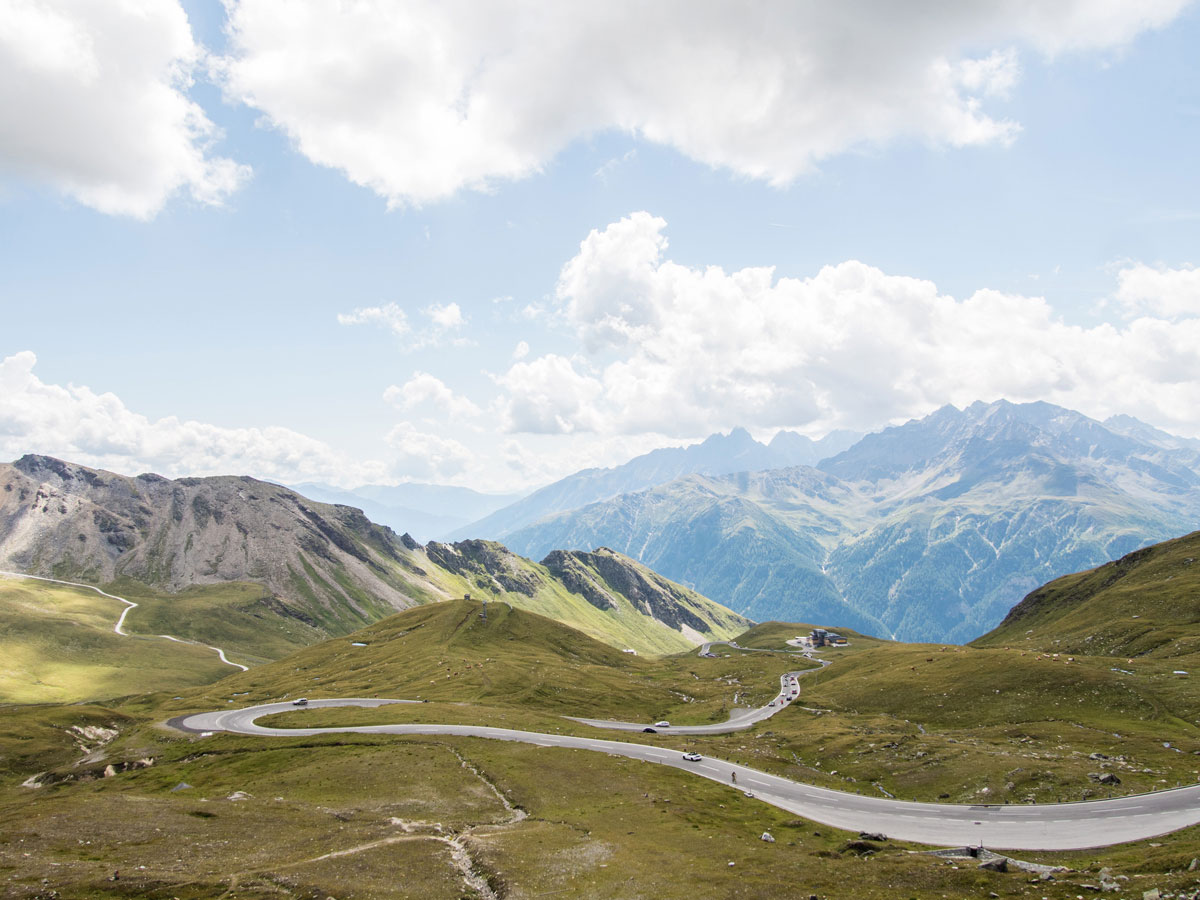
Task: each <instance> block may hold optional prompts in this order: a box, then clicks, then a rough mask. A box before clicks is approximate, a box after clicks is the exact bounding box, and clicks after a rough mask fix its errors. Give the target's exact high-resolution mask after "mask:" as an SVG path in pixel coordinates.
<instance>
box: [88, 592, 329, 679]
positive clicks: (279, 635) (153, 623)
mask: <svg viewBox="0 0 1200 900" xmlns="http://www.w3.org/2000/svg"><path fill="white" fill-rule="evenodd" d="M104 589H105V590H106V591H108V592H109V593H110V594H116V595H117V596H119V597H125V598H126V599H128V600H131V601H133V602H134V603H137V604H138V608H137V609H135V610H133V611H132V612H131V613H130V614H129V616H128V617H127V618H126V620H125V622H126V629H125V630H126V631H129V632H131V633H138V634H172V635H175V636H177V637H182V638H187V639H189V640H194V641H200V642H202V643H205V644H209V645H212V646H215V647H221V648H223V649H224V650H225V651H226V653H227V654H229V656H230V658H232V659H236V660H237V661H238V662H240V663H242V664H243V665H256V664H260V663H263V662H266V661H268V660H273V659H278V658H279V657H281V656H286V655H287V654H289V653H292V652H293V651H295V650H298V649H300V648H301V647H307V646H309V645H310V644H313V643H315V642H317V641H321V640H324V639H325V638H326V637H327V634H326V632H324V631H323V630H321V629H319V628H318V627H315V626H314V625H310V624H307V623H305V622H303V621H301V620H300V619H298V618H295V617H294V616H290V615H287V614H285V612H284V607H283V606H282V605H281V604H280V603H279V602H278V601H277V600H275V598H274V597H273V596H272V595H271V593H270V592H269V591H268V590H267V589H266V588H264V587H262V586H261V585H257V584H250V583H248V582H239V581H230V582H222V583H220V584H203V585H192V586H190V587H187V588H184V589H183V590H182V591H179V592H178V593H175V594H166V593H163V592H162V591H156V590H154V589H153V588H150V587H147V586H146V585H144V584H142V583H141V582H138V581H134V580H132V579H128V578H121V579H118V580H117V581H115V582H113V583H111V584H108V585H105V588H104Z"/></svg>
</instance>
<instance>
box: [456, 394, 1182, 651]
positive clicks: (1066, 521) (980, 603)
mask: <svg viewBox="0 0 1200 900" xmlns="http://www.w3.org/2000/svg"><path fill="white" fill-rule="evenodd" d="M732 437H733V436H730V438H727V439H726V440H729V439H731V438H732ZM746 437H748V435H747V436H746ZM710 440H711V439H710ZM706 443H707V442H706ZM701 446H703V445H701ZM643 459H645V458H643ZM635 462H637V461H635ZM631 465H632V464H631ZM1198 473H1200V444H1198V443H1197V442H1195V441H1191V440H1188V439H1184V438H1177V437H1175V436H1173V435H1169V434H1167V433H1166V432H1162V431H1159V430H1157V429H1154V428H1152V427H1151V426H1148V425H1146V424H1145V423H1142V422H1139V421H1137V420H1135V419H1131V418H1129V417H1116V418H1114V419H1110V420H1109V421H1107V422H1100V421H1097V420H1095V419H1091V418H1089V417H1087V416H1084V415H1082V414H1081V413H1077V412H1073V411H1071V410H1067V409H1064V408H1062V407H1058V406H1054V405H1052V404H1048V403H1029V404H1013V403H1010V402H1007V401H997V402H994V403H990V404H984V403H975V404H972V405H971V406H969V407H967V408H966V409H961V410H960V409H957V408H955V407H953V406H947V407H944V408H942V409H940V410H938V411H936V412H935V413H933V414H931V415H929V416H927V417H925V418H923V419H919V420H914V421H911V422H908V423H906V424H904V425H901V426H895V427H891V428H888V429H886V430H884V431H882V432H877V433H874V434H869V435H866V436H865V437H863V438H861V439H860V440H858V441H857V442H855V443H854V444H853V445H852V446H850V447H848V448H846V449H844V450H842V451H841V452H839V453H836V454H834V455H832V456H829V457H827V458H825V459H822V460H820V461H819V462H817V464H816V465H815V466H790V467H785V468H768V469H765V470H760V471H752V470H749V469H748V470H747V471H742V472H737V473H734V474H724V475H704V474H689V475H685V476H683V477H678V478H675V479H673V480H670V481H667V482H665V483H660V484H658V485H656V486H653V487H650V488H648V489H645V490H637V491H629V492H626V493H623V494H619V495H617V496H611V497H608V498H607V499H603V500H600V501H597V502H591V503H585V504H583V505H580V506H577V507H576V508H571V509H566V510H559V511H557V512H553V513H550V514H547V515H542V516H540V517H539V518H536V519H532V518H531V517H530V516H531V514H533V513H535V512H536V509H534V508H533V507H532V504H531V501H534V500H535V498H538V497H539V496H547V497H562V498H566V497H567V492H568V490H569V489H571V488H572V487H576V486H578V485H580V484H581V483H586V480H587V479H584V478H583V477H582V476H585V475H587V473H580V474H579V475H577V476H572V477H571V478H569V479H564V481H563V482H559V483H558V484H557V485H551V486H550V487H547V488H544V489H542V491H539V492H537V493H535V494H533V495H531V496H530V497H528V498H526V499H525V500H524V501H519V502H518V503H516V504H513V505H512V506H510V507H507V508H506V509H502V510H500V511H498V512H496V513H494V514H493V515H492V516H490V517H488V518H486V519H484V520H482V521H481V522H478V523H476V524H475V526H472V529H473V530H474V531H475V533H476V534H478V535H482V536H485V537H488V538H494V539H497V540H503V541H504V542H505V543H506V544H507V545H508V546H510V547H512V548H513V549H514V550H515V551H516V552H519V553H523V554H526V555H529V556H532V557H535V558H536V557H539V556H541V555H544V554H545V553H547V552H549V551H550V550H551V549H554V548H566V549H571V548H589V547H595V546H601V545H603V546H608V547H612V548H615V549H616V550H619V551H620V552H622V553H625V554H628V555H629V556H631V557H633V558H635V559H639V560H641V561H642V562H644V563H646V564H647V565H649V566H651V567H652V568H654V569H655V570H656V571H659V572H661V573H663V574H664V575H666V576H667V577H669V578H672V579H674V580H676V581H679V582H681V583H683V584H687V585H689V586H692V587H694V588H695V589H696V590H698V591H700V592H701V593H703V594H705V595H706V596H709V597H713V598H715V599H717V600H718V601H719V602H721V603H724V604H725V605H727V606H729V607H730V608H732V609H734V610H737V611H738V612H741V613H743V614H745V615H747V616H749V617H751V618H754V619H757V620H760V621H762V620H766V619H788V620H792V621H828V622H837V623H839V624H843V625H846V626H849V627H853V628H856V629H859V630H862V631H865V632H867V633H872V634H877V635H881V636H888V637H894V638H898V639H902V640H936V641H966V640H970V639H972V638H975V637H977V636H979V635H980V634H982V633H984V632H985V631H987V630H988V629H990V628H992V627H993V626H995V625H996V624H997V623H999V622H1000V620H1001V619H1003V617H1004V616H1005V614H1006V613H1007V612H1008V610H1009V609H1010V608H1011V607H1012V606H1013V604H1015V603H1016V602H1017V601H1018V600H1020V599H1021V597H1022V596H1023V595H1024V594H1025V593H1026V592H1028V591H1029V590H1031V589H1032V588H1034V587H1036V586H1037V585H1038V584H1041V583H1043V582H1046V581H1049V580H1051V579H1053V578H1056V577H1058V576H1060V575H1064V574H1066V573H1069V572H1075V571H1079V570H1081V569H1084V568H1087V567H1090V566H1094V565H1098V564H1100V563H1102V562H1104V561H1105V560H1108V559H1111V558H1114V557H1117V556H1121V555H1123V554H1125V553H1128V552H1129V551H1131V550H1134V549H1136V548H1138V547H1141V546H1144V545H1146V544H1150V543H1153V542H1156V541H1161V540H1165V539H1167V538H1171V537H1176V536H1178V535H1180V534H1184V533H1186V532H1188V531H1190V530H1192V528H1194V527H1195V522H1196V519H1197V516H1200V474H1198ZM589 477H590V478H595V477H596V476H589ZM580 496H582V494H580ZM563 502H566V501H565V500H564V501H563ZM472 529H468V530H472Z"/></svg>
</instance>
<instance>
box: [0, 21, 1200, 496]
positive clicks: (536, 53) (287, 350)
mask: <svg viewBox="0 0 1200 900" xmlns="http://www.w3.org/2000/svg"><path fill="white" fill-rule="evenodd" d="M458 5H459V6H461V7H462V9H458V10H456V9H454V6H455V5H454V4H426V3H415V2H414V3H400V4H393V5H389V6H385V7H379V8H374V9H373V10H372V9H371V8H370V7H369V6H360V7H357V8H356V11H355V12H353V13H349V12H347V8H346V7H344V6H340V5H339V4H335V3H332V2H330V3H325V2H316V0H314V2H312V3H309V4H305V5H304V7H303V8H302V9H303V10H304V13H303V14H302V15H300V14H298V13H297V11H296V10H297V8H296V7H295V6H289V5H287V4H284V3H282V2H280V0H230V2H229V3H228V4H227V5H226V6H223V5H221V4H219V3H215V2H202V0H193V2H188V3H185V4H183V5H182V6H179V5H177V4H176V3H174V2H173V0H172V2H168V0H162V2H157V3H147V4H145V5H144V8H143V9H141V10H138V11H136V12H132V11H130V9H117V8H115V5H114V8H113V9H111V10H100V11H97V8H96V7H94V5H92V4H86V3H71V2H66V0H61V2H60V0H50V2H33V0H10V6H11V7H12V8H11V9H10V10H9V13H8V14H6V15H5V16H3V17H0V19H2V20H4V21H7V22H8V24H7V25H4V24H0V85H7V87H0V123H2V124H0V301H2V303H3V310H4V319H3V321H4V328H3V330H2V331H0V360H4V362H3V368H2V369H0V456H3V457H5V458H13V457H15V456H17V455H20V454H21V453H24V452H44V453H51V454H54V455H58V456H62V457H65V458H69V459H72V460H75V461H78V462H83V463H87V464H93V465H101V466H104V467H107V468H111V469H115V470H117V471H123V472H139V471H144V470H147V469H153V470H155V471H159V472H162V473H164V474H168V475H182V474H213V473H217V472H239V473H241V472H244V473H248V474H253V475H257V476H260V477H268V478H273V479H277V480H284V481H300V480H323V481H329V482H334V483H339V484H343V485H347V486H349V485H354V484H359V483H364V482H369V481H377V482H378V481H383V482H396V481H402V480H417V481H437V482H445V483H460V484H466V485H469V486H472V487H476V488H478V489H481V490H497V491H499V490H509V489H515V488H522V487H529V486H533V485H536V484H540V483H544V482H546V481H549V480H551V479H553V478H556V477H560V476H562V475H564V474H567V473H569V472H571V471H574V470H575V469H578V468H580V467H582V466H585V465H610V464H613V463H617V462H621V461H624V460H625V459H627V458H629V457H630V456H632V455H634V454H636V453H638V452H643V451H645V450H648V449H650V448H653V447H656V446H663V445H668V444H678V443H683V442H686V441H689V440H692V439H697V438H702V437H704V436H705V435H706V434H708V433H711V432H712V431H715V430H727V429H729V428H731V427H733V426H735V425H746V426H748V427H750V428H751V430H752V431H753V432H754V433H755V434H757V435H759V436H763V437H767V436H770V435H771V434H772V433H773V432H774V431H776V430H778V429H780V428H790V429H795V430H799V431H802V432H804V433H808V434H811V435H813V436H819V435H820V434H822V433H824V432H826V431H828V430H830V429H832V428H839V427H844V428H853V429H858V430H868V429H873V428H878V427H882V426H884V425H886V424H888V423H889V422H896V421H903V420H905V419H907V418H910V417H912V416H917V415H923V414H925V413H927V412H929V411H931V410H932V409H934V408H936V407H938V406H940V405H942V404H945V403H955V404H957V405H964V404H966V403H969V402H971V401H973V400H976V399H982V400H992V399H995V398H997V397H1001V396H1004V397H1008V398H1009V399H1013V400H1034V399H1045V400H1049V401H1051V402H1056V403H1061V404H1062V405H1065V406H1071V407H1073V408H1076V409H1080V410H1081V411H1083V412H1085V413H1088V414H1090V415H1095V416H1098V417H1104V416H1107V415H1111V414H1113V413H1120V412H1123V413H1130V414H1133V415H1136V416H1138V417H1139V418H1142V419H1145V420H1146V421H1149V422H1151V423H1153V424H1156V425H1158V426H1160V427H1163V428H1166V429H1168V430H1171V431H1174V432H1177V433H1181V434H1187V435H1193V436H1195V435H1200V423H1197V422H1196V420H1195V410H1196V409H1197V408H1200V407H1198V401H1200V357H1198V356H1197V353H1198V352H1200V350H1198V349H1197V348H1200V340H1197V338H1200V318H1198V317H1200V274H1198V273H1197V271H1196V270H1195V269H1194V268H1193V266H1194V264H1196V263H1197V262H1200V259H1197V257H1198V256H1200V254H1198V253H1197V251H1196V248H1197V247H1198V246H1200V241H1198V238H1200V179H1198V178H1197V175H1196V171H1195V159H1196V158H1197V157H1198V156H1200V152H1198V151H1200V147H1198V143H1200V142H1198V140H1197V137H1198V135H1200V127H1198V125H1200V79H1198V78H1197V74H1198V72H1197V68H1198V66H1200V64H1198V63H1197V58H1198V57H1200V54H1197V53H1196V52H1195V48H1196V47H1197V45H1198V44H1200V7H1198V6H1197V5H1196V4H1195V3H1187V2H1183V0H1155V2H1142V3H1136V4H1135V3H1127V4H1109V3H1098V2H1081V0H1077V2H1056V3H1049V2H1047V3H1032V4H1014V3H1011V2H1007V0H1005V2H1002V0H993V2H980V3H977V4H970V5H967V6H969V7H970V9H960V8H959V7H957V6H955V7H954V8H953V10H951V9H950V8H943V7H942V6H940V5H939V4H937V3H932V2H930V3H927V4H915V5H911V6H909V7H906V10H905V13H904V15H903V16H902V17H900V18H899V19H897V20H892V19H890V18H889V17H890V16H893V15H894V14H895V11H894V10H893V9H892V7H893V6H894V5H893V4H887V3H884V2H882V0H880V2H872V0H856V2H851V3H846V4H842V5H839V7H838V11H837V12H831V11H829V10H824V9H823V8H818V7H808V6H804V5H793V4H769V3H768V4H760V5H751V6H748V7H743V8H739V11H738V12H737V13H736V14H734V13H733V12H732V9H733V8H732V7H731V6H729V5H727V4H720V5H711V6H710V5H708V4H683V3H665V2H664V3H662V4H660V5H659V6H656V7H653V8H652V9H653V12H652V13H647V12H646V10H647V9H648V8H645V7H640V6H639V5H637V4H623V3H614V4H611V5H609V6H607V7H605V8H604V9H603V10H597V9H596V8H593V7H588V6H584V5H582V4H570V3H568V4H562V5H560V6H558V7H556V8H555V11H554V13H553V14H549V13H547V12H545V11H544V10H542V11H539V10H537V9H533V8H531V7H529V6H528V5H525V4H515V3H513V4H510V3H499V2H498V3H495V4H489V5H488V6H487V10H488V11H489V12H488V14H487V15H480V14H475V13H476V12H477V10H479V9H480V7H478V6H472V5H471V4H469V3H464V4H458ZM447 10H449V11H447ZM476 20H479V21H476ZM6 31H7V32H8V33H7V34H5V32H6ZM430 48H435V49H434V50H431V49H430ZM81 60H82V61H81Z"/></svg>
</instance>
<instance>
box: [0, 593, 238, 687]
mask: <svg viewBox="0 0 1200 900" xmlns="http://www.w3.org/2000/svg"><path fill="white" fill-rule="evenodd" d="M123 609H125V606H124V605H123V604H121V603H120V602H118V601H116V600H112V599H110V598H108V597H102V596H101V595H99V594H97V593H95V592H94V591H89V590H85V589H82V588H72V587H66V586H64V585H57V584H50V583H47V582H40V581H29V580H25V579H16V578H5V577H0V703H51V702H56V703H70V702H75V701H79V700H95V699H104V698H111V697H119V696H123V695H126V694H134V693H142V692H145V691H155V690H161V691H177V690H180V689H182V688H185V687H190V686H192V685H196V684H201V683H205V682H210V681H215V680H216V679H218V678H220V677H222V676H224V675H225V674H227V673H228V672H229V671H231V669H230V667H229V666H227V665H224V664H223V663H222V662H221V661H220V660H219V659H218V658H217V655H216V654H215V653H213V651H211V650H208V649H206V648H204V647H196V646H190V645H186V644H177V643H173V642H170V641H165V640H163V639H161V638H157V637H144V636H139V635H136V634H131V635H130V636H123V635H119V634H116V633H115V632H114V631H113V626H114V624H115V623H116V621H117V617H118V616H120V614H121V611H122V610H123ZM140 611H141V610H140V609H139V610H134V613H132V614H131V615H130V617H129V618H130V619H131V620H132V619H133V618H134V616H135V615H136V613H138V612H140ZM129 625H130V627H129V628H128V629H127V630H129V631H131V632H133V631H134V630H135V624H134V622H133V621H130V623H129Z"/></svg>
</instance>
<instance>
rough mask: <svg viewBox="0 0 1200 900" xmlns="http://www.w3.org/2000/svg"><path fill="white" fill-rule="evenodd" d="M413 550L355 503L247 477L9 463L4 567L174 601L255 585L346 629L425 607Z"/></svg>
mask: <svg viewBox="0 0 1200 900" xmlns="http://www.w3.org/2000/svg"><path fill="white" fill-rule="evenodd" d="M412 557H413V552H412V550H411V549H410V548H408V547H407V546H406V545H405V544H404V543H403V542H402V541H401V540H400V539H399V538H398V537H397V536H396V535H395V534H393V533H392V532H391V531H390V529H387V528H383V527H380V526H378V525H375V524H373V523H372V522H370V521H369V520H368V519H367V518H366V516H364V515H363V514H362V512H361V511H360V510H357V509H354V508H353V507H349V506H332V505H326V504H323V503H315V502H313V501H310V500H308V499H307V498H305V497H302V496H300V495H299V494H296V493H295V492H293V491H290V490H288V489H286V488H283V487H280V486H278V485H274V484H270V483H267V482H263V481H258V480H256V479H253V478H248V477H233V476H220V477H213V478H181V479H177V480H170V479H167V478H163V477H161V476H159V475H152V474H147V475H139V476H137V477H136V478H129V477H126V476H123V475H116V474H113V473H111V472H103V471H99V470H94V469H89V468H87V467H85V466H79V465H75V464H72V463H67V462H63V461H62V460H58V459H53V458H51V457H46V456H24V457H22V458H21V459H19V460H17V461H16V462H15V463H13V464H11V465H0V563H2V564H3V565H4V566H5V567H8V568H12V569H18V570H21V571H24V572H28V573H30V574H36V575H46V576H52V577H61V578H74V579H79V580H84V581H91V582H98V583H102V582H109V581H112V580H114V579H115V578H117V577H120V576H126V577H129V578H133V579H135V580H137V581H140V582H142V583H144V584H147V585H150V586H152V587H155V588H158V589H161V590H164V591H168V592H175V591H178V590H181V589H183V588H185V587H187V586H189V585H193V584H212V583H219V582H229V581H252V582H257V583H259V584H262V585H264V586H265V587H266V588H267V589H268V590H269V591H270V592H271V593H272V594H273V595H274V597H273V598H271V600H270V602H271V603H272V604H273V605H275V606H277V607H278V608H279V610H281V611H287V612H288V613H289V614H291V615H294V616H295V617H296V618H298V619H301V620H303V621H305V622H307V623H320V624H321V625H322V626H323V627H324V628H325V630H329V631H333V632H340V631H343V630H347V629H349V628H353V627H359V626H361V625H362V624H365V623H366V622H370V621H374V620H376V619H378V618H379V617H380V616H381V615H384V614H387V613H388V612H392V611H395V610H399V609H405V608H408V607H410V606H412V605H414V603H417V602H419V601H420V600H423V599H428V596H427V593H426V592H427V591H428V590H429V589H430V586H429V585H426V584H422V583H420V582H421V579H420V576H419V575H418V574H417V573H422V570H421V569H420V567H419V566H417V565H416V564H415V563H414V561H413V559H412Z"/></svg>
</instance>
